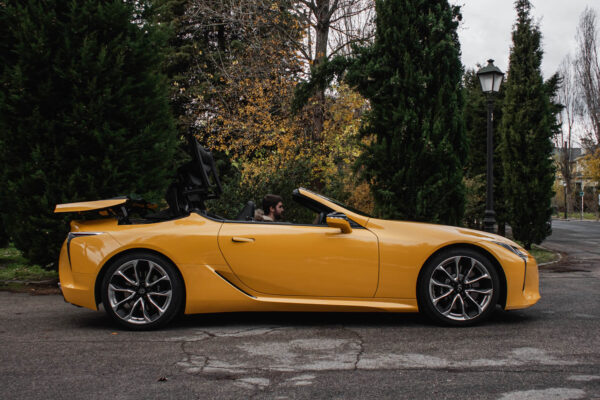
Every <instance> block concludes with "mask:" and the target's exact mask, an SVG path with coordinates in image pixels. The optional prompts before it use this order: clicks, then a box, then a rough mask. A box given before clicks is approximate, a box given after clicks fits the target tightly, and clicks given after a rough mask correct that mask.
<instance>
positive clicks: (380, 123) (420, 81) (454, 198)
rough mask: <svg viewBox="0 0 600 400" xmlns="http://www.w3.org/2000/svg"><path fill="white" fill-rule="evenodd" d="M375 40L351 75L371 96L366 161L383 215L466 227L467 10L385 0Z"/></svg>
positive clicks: (421, 0)
mask: <svg viewBox="0 0 600 400" xmlns="http://www.w3.org/2000/svg"><path fill="white" fill-rule="evenodd" d="M376 11H377V21H376V26H377V27H376V29H377V30H376V36H375V41H374V43H373V45H372V46H370V47H369V48H366V49H363V50H362V51H360V52H359V54H358V56H357V57H356V59H355V62H353V63H352V64H351V66H350V68H349V70H348V73H347V76H346V80H347V81H348V82H349V83H350V84H351V85H353V86H355V87H357V89H358V91H359V92H360V93H361V94H362V95H363V96H364V97H365V98H367V99H368V100H369V102H370V105H371V110H370V112H369V114H368V116H367V121H366V124H365V126H364V127H363V130H362V135H363V136H365V137H370V138H371V137H372V140H371V141H370V144H368V145H367V146H366V148H365V151H364V153H363V154H362V156H361V157H360V159H359V164H358V165H359V168H360V170H361V172H362V176H363V177H364V178H365V179H367V181H368V182H370V184H371V190H372V193H373V196H374V199H375V210H376V213H377V214H379V215H380V216H382V217H385V218H395V219H409V220H416V221H429V222H436V223H446V224H459V223H460V222H461V219H462V215H463V211H464V186H463V182H462V176H463V173H462V167H463V164H464V162H465V157H466V141H465V135H464V126H463V115H462V110H463V97H462V90H461V76H462V65H461V62H460V58H459V56H460V45H459V42H458V36H457V32H456V29H457V27H458V23H459V20H460V19H461V14H460V9H459V7H456V6H450V5H449V4H448V2H447V1H446V0H385V1H382V0H379V1H377V2H376Z"/></svg>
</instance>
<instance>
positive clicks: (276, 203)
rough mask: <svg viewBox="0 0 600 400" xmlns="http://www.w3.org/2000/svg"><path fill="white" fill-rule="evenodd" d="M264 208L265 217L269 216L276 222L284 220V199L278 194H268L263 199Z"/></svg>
mask: <svg viewBox="0 0 600 400" xmlns="http://www.w3.org/2000/svg"><path fill="white" fill-rule="evenodd" d="M262 208H263V211H264V212H265V215H269V216H270V217H272V218H273V220H274V221H277V220H280V219H282V218H283V199H282V198H281V196H278V195H276V194H268V195H266V196H265V197H264V198H263V202H262Z"/></svg>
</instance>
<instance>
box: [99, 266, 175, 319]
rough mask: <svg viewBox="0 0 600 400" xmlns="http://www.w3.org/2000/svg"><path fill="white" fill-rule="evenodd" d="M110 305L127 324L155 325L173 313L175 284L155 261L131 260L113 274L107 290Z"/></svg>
mask: <svg viewBox="0 0 600 400" xmlns="http://www.w3.org/2000/svg"><path fill="white" fill-rule="evenodd" d="M107 289H108V290H107V294H108V302H109V306H110V307H111V309H112V311H113V312H114V314H115V315H116V316H117V317H118V318H119V319H121V320H122V321H123V322H125V323H128V324H134V325H144V324H151V323H153V322H155V321H157V320H159V319H160V318H161V317H162V316H163V315H164V314H165V313H166V312H167V310H168V309H169V305H170V304H171V300H172V297H173V284H172V282H171V279H170V278H169V275H168V274H167V271H166V270H165V269H164V268H163V267H162V266H160V265H159V264H157V263H156V262H153V261H151V260H147V259H133V260H128V261H126V262H125V263H123V264H122V265H120V266H119V267H118V268H116V269H115V270H114V272H113V273H112V275H111V277H110V280H109V282H108V288H107Z"/></svg>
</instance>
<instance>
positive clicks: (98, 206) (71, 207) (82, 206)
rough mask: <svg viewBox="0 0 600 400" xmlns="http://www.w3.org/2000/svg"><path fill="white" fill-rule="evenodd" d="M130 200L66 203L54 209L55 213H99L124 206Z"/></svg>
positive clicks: (118, 198)
mask: <svg viewBox="0 0 600 400" xmlns="http://www.w3.org/2000/svg"><path fill="white" fill-rule="evenodd" d="M128 201H129V199H128V198H127V197H117V198H114V199H106V200H95V201H82V202H79V203H66V204H57V205H56V208H55V209H54V212H55V213H67V212H85V211H99V210H105V209H108V208H112V207H116V206H120V205H124V204H125V203H127V202H128Z"/></svg>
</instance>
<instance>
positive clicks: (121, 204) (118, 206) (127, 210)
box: [54, 196, 157, 220]
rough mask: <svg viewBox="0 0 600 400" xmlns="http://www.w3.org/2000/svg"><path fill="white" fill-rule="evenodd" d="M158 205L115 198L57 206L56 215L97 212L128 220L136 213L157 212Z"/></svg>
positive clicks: (125, 198)
mask: <svg viewBox="0 0 600 400" xmlns="http://www.w3.org/2000/svg"><path fill="white" fill-rule="evenodd" d="M156 208H157V205H156V204H151V203H148V202H146V201H145V200H132V199H130V198H129V197H125V196H123V197H115V198H112V199H105V200H95V201H83V202H80V203H65V204H57V205H56V207H55V208H54V212H55V213H73V212H76V213H80V214H81V213H86V212H97V213H98V214H100V215H102V216H111V215H112V216H116V217H119V218H120V219H124V220H127V218H128V216H129V215H130V214H131V213H132V212H134V211H147V210H156Z"/></svg>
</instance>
